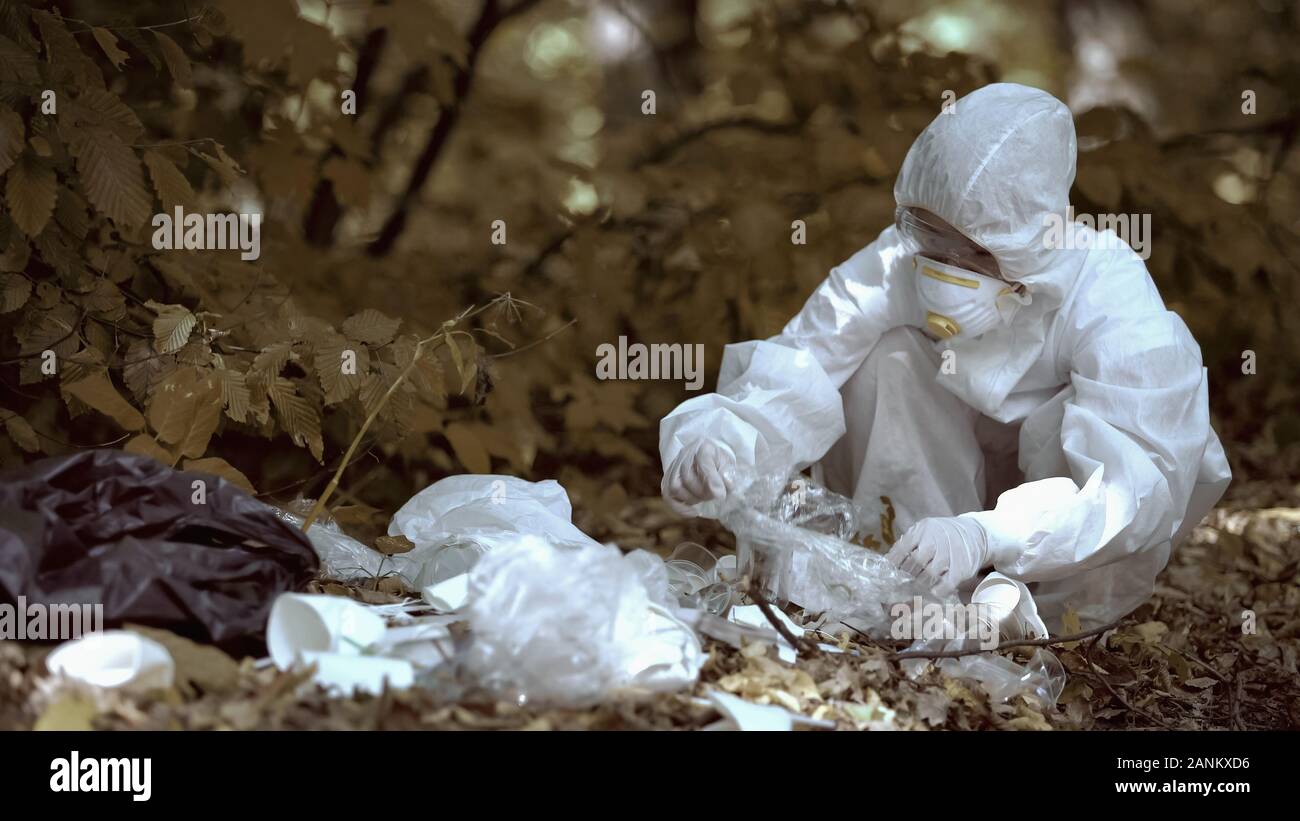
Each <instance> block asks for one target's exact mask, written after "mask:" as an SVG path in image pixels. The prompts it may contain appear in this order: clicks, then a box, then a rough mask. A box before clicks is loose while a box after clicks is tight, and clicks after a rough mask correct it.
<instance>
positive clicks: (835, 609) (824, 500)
mask: <svg viewBox="0 0 1300 821" xmlns="http://www.w3.org/2000/svg"><path fill="white" fill-rule="evenodd" d="M719 520H720V521H721V522H722V523H723V524H724V525H725V526H726V527H727V528H728V529H729V530H731V531H732V533H734V534H735V535H736V548H737V552H738V554H739V556H740V559H739V561H740V565H741V567H740V570H739V573H740V575H752V576H753V577H754V578H755V579H756V580H757V581H758V582H759V584H760V586H761V589H763V591H764V593H765V594H766V595H767V596H769V597H770V598H772V599H774V600H776V601H781V602H793V603H794V604H796V605H798V606H800V607H802V608H803V609H804V610H806V611H808V612H810V613H821V614H824V615H825V617H826V620H827V621H828V622H830V623H834V622H844V623H845V624H847V625H850V626H852V627H854V628H856V629H858V630H861V631H863V632H865V633H867V634H869V635H873V636H877V637H882V638H883V637H886V636H888V634H889V626H890V622H891V618H890V616H889V609H888V608H889V606H890V605H891V604H894V603H897V602H911V601H913V599H914V597H917V596H919V597H921V598H922V599H923V600H927V601H938V599H936V598H935V596H934V594H933V593H932V592H931V591H930V590H928V589H927V588H925V587H924V586H923V585H921V584H919V583H918V582H916V580H914V579H913V578H912V577H911V576H909V575H907V574H906V573H903V572H902V571H901V570H899V569H898V568H896V567H894V566H893V565H892V564H890V563H889V562H888V561H887V560H886V559H885V557H884V556H883V555H881V554H879V553H876V552H874V551H872V550H869V549H867V548H865V547H863V546H862V545H858V544H853V543H852V542H849V541H847V539H848V538H853V537H854V536H856V535H857V534H859V533H861V532H863V531H864V530H866V529H867V528H868V527H869V526H870V525H869V524H867V523H868V522H870V521H871V517H868V516H865V515H863V513H862V512H861V510H860V509H859V508H858V507H857V506H856V505H855V504H854V502H853V501H852V500H851V499H848V498H846V497H844V496H841V495H839V494H837V493H834V492H832V491H830V490H827V489H826V488H824V487H821V486H819V485H817V484H815V483H813V482H811V481H810V480H808V479H807V478H806V477H803V476H795V477H792V478H787V477H785V476H781V477H777V476H767V477H762V478H761V479H759V480H758V481H755V482H754V483H753V484H752V485H750V488H749V491H748V492H747V493H746V496H745V498H744V500H742V501H741V502H740V503H738V504H736V505H734V506H731V507H728V508H726V509H725V510H723V511H722V512H721V513H720V515H719ZM872 524H874V523H872ZM801 525H802V526H801ZM810 526H811V527H816V528H821V529H825V530H827V531H830V532H818V531H817V530H814V529H810Z"/></svg>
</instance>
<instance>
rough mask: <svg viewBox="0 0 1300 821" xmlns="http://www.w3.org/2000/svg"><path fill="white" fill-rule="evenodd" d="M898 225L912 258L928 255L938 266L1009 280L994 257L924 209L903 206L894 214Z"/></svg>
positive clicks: (895, 222)
mask: <svg viewBox="0 0 1300 821" xmlns="http://www.w3.org/2000/svg"><path fill="white" fill-rule="evenodd" d="M894 225H895V226H896V227H897V228H898V235H899V237H901V238H902V240H903V245H904V249H905V250H906V251H907V253H909V254H924V255H925V256H927V257H929V258H930V259H933V260H935V261H937V262H943V263H947V264H948V265H956V266H957V267H959V268H965V269H967V270H968V271H975V272H976V273H980V274H984V275H985V276H990V277H994V278H995V279H1006V277H1004V276H1003V274H1002V269H1001V268H1000V267H999V266H998V261H997V258H996V257H994V256H993V254H991V253H989V252H988V251H987V250H985V249H984V248H983V247H981V246H980V245H979V244H978V243H976V242H975V241H974V240H972V239H970V238H969V237H967V236H966V235H965V234H963V233H962V232H961V231H959V230H957V229H956V228H954V227H953V226H951V225H949V224H948V223H946V222H944V221H943V220H941V219H939V218H938V217H937V216H935V215H934V214H931V213H930V212H928V211H926V210H924V209H921V208H912V207H905V206H900V207H899V208H898V209H897V210H896V211H895V212H894Z"/></svg>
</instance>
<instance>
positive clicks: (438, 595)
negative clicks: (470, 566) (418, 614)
mask: <svg viewBox="0 0 1300 821" xmlns="http://www.w3.org/2000/svg"><path fill="white" fill-rule="evenodd" d="M421 595H422V596H423V597H424V600H425V601H426V602H428V603H429V606H430V607H433V608H434V609H435V610H441V611H443V612H444V613H454V612H455V611H457V610H459V609H461V608H462V607H464V606H465V602H466V601H468V600H469V574H468V573H461V574H460V575H459V576H452V577H451V578H450V579H447V580H446V581H441V582H438V583H437V584H431V585H429V586H427V587H425V588H424V590H423V591H421Z"/></svg>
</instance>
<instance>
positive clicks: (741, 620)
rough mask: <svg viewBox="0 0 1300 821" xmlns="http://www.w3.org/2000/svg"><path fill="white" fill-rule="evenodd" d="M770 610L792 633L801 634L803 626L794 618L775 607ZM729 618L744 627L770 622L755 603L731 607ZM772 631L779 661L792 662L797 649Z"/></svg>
mask: <svg viewBox="0 0 1300 821" xmlns="http://www.w3.org/2000/svg"><path fill="white" fill-rule="evenodd" d="M772 612H773V613H774V614H776V617H777V619H779V620H780V621H781V623H782V624H784V625H785V626H786V628H787V629H789V631H790V633H791V634H792V635H795V636H801V635H803V632H804V630H803V627H802V626H801V625H799V624H797V623H796V622H795V620H794V619H792V618H790V617H789V616H787V615H786V614H785V613H784V612H782V611H781V610H780V609H779V608H776V607H773V608H772ZM730 618H731V620H732V621H734V622H735V623H736V624H743V625H745V626H746V627H767V626H769V625H770V624H771V622H769V621H768V620H767V616H765V615H763V610H762V608H760V607H759V606H758V605H756V604H749V605H745V606H744V607H733V608H732V609H731V615H730ZM773 633H775V634H776V641H777V646H776V652H777V655H778V656H779V657H780V659H781V661H784V662H785V663H787V664H794V661H795V659H796V658H798V656H799V651H798V649H797V648H795V647H793V646H791V644H790V642H788V641H786V640H785V637H784V636H782V635H781V634H780V633H776V631H773Z"/></svg>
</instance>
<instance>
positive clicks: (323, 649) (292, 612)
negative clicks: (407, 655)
mask: <svg viewBox="0 0 1300 821" xmlns="http://www.w3.org/2000/svg"><path fill="white" fill-rule="evenodd" d="M385 629H386V626H385V624H384V620H383V619H382V618H380V617H379V616H378V615H376V614H375V613H373V612H372V611H370V610H369V609H367V608H365V607H363V606H362V605H360V604H357V603H356V602H354V601H352V600H351V599H345V598H342V597H340V596H321V595H309V594H303V593H284V594H282V595H281V596H280V597H279V598H278V599H276V600H275V604H274V605H273V606H272V607H271V618H270V619H269V620H268V622H267V625H266V646H267V649H268V650H270V652H271V660H272V661H274V662H275V666H276V667H279V668H280V669H281V670H288V669H290V668H292V667H293V666H294V665H295V663H296V662H298V661H300V660H302V659H303V658H305V657H306V654H308V653H326V654H339V655H350V656H358V655H360V654H361V652H362V651H363V650H365V648H367V647H369V646H370V645H372V644H375V643H376V642H378V641H379V640H380V639H381V638H382V637H383V635H384V630H385Z"/></svg>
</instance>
